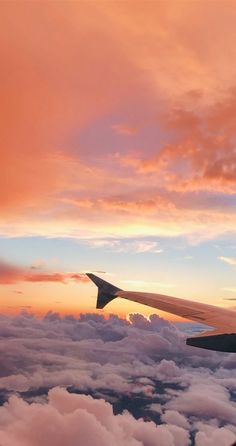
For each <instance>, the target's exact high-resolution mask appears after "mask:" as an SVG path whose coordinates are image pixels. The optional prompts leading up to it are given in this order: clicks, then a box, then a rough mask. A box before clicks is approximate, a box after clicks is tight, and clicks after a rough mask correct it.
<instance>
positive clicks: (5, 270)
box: [0, 260, 89, 294]
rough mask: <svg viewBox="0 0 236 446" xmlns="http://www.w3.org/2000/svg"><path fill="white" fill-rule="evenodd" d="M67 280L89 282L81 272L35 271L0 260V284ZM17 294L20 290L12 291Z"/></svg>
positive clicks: (63, 281) (64, 281) (61, 281)
mask: <svg viewBox="0 0 236 446" xmlns="http://www.w3.org/2000/svg"><path fill="white" fill-rule="evenodd" d="M68 281H76V282H89V279H88V277H87V276H86V275H85V274H83V273H72V272H65V273H63V272H54V271H41V272H36V271H35V270H34V269H32V268H29V269H27V268H23V267H20V266H16V265H13V264H10V263H8V262H5V261H3V260H1V261H0V284H1V285H11V284H15V283H19V282H57V283H67V282H68ZM14 292H15V293H17V294H21V293H22V292H21V291H18V290H16V291H14Z"/></svg>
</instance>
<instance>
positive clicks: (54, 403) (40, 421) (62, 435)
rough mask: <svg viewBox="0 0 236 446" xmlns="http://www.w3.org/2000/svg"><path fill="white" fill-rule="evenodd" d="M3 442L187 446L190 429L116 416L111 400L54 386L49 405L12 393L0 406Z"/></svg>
mask: <svg viewBox="0 0 236 446" xmlns="http://www.w3.org/2000/svg"><path fill="white" fill-rule="evenodd" d="M0 418H1V421H0V442H1V445H2V446H9V445H10V446H16V445H24V446H40V445H41V444H42V443H43V444H44V445H45V446H51V445H52V444H57V445H58V446H64V445H65V444H66V445H68V446H73V445H75V444H76V445H77V446H83V445H85V444H86V445H88V444H93V445H101V444H102V445H104V446H110V445H111V444H113V445H114V446H141V445H142V446H145V445H147V444H148V445H150V446H155V445H156V444H157V442H158V445H159V446H188V444H189V436H188V432H187V431H186V430H184V429H183V428H180V427H177V426H167V425H162V426H156V425H155V424H154V423H153V422H144V421H143V420H136V419H135V418H134V417H133V416H131V415H130V414H129V413H127V412H125V413H123V414H121V415H116V416H115V415H114V414H113V411H112V406H111V404H109V403H107V402H105V401H104V400H102V399H100V400H95V399H93V398H92V397H90V396H85V395H75V394H70V393H68V392H67V391H66V390H64V389H60V388H54V389H52V390H50V391H49V393H48V402H47V403H45V402H44V403H33V404H28V403H26V402H24V401H23V400H22V399H20V398H17V397H11V398H10V399H9V402H8V403H7V404H5V405H4V406H3V407H1V408H0Z"/></svg>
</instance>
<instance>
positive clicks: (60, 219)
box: [0, 2, 236, 239]
mask: <svg viewBox="0 0 236 446" xmlns="http://www.w3.org/2000/svg"><path fill="white" fill-rule="evenodd" d="M1 9H2V11H1V12H2V14H1V27H0V30H1V41H2V42H3V47H4V49H3V55H2V66H3V73H2V76H3V79H4V82H2V84H1V86H2V110H3V112H2V117H1V118H2V119H1V120H0V121H1V123H2V129H1V134H2V138H3V141H4V144H3V146H2V153H1V166H2V175H0V188H1V219H0V233H1V234H4V235H11V236H12V235H14V236H16V235H32V234H34V235H36V234H37V235H44V236H55V235H57V236H64V237H77V238H80V239H83V238H84V237H85V236H87V237H89V236H90V237H92V236H93V237H94V238H95V239H96V238H99V237H102V238H103V237H106V235H107V234H114V235H115V236H117V237H120V236H124V235H130V236H132V235H137V236H141V237H142V236H148V235H150V234H151V235H160V236H163V235H164V236H175V235H186V236H189V237H190V236H192V237H195V239H196V238H197V237H198V239H200V238H201V237H205V238H211V237H216V236H217V235H219V234H222V233H224V232H226V231H230V230H232V231H234V230H235V212H234V209H233V206H232V203H231V200H232V201H233V200H234V191H235V151H234V143H233V138H234V129H235V110H236V93H235V87H234V85H235V67H234V65H233V64H232V63H229V60H230V61H231V60H234V57H235V47H234V45H233V42H234V37H235V26H234V23H235V10H234V7H233V4H232V3H231V2H230V3H229V2H227V5H224V4H222V5H221V4H220V3H219V4H217V5H216V6H215V8H214V14H212V9H211V8H210V7H209V5H208V4H202V5H201V7H196V5H195V4H194V3H191V4H190V3H189V2H188V3H182V4H181V6H180V5H178V6H177V3H176V4H174V6H173V5H172V2H171V4H170V2H164V3H163V4H160V3H156V2H153V3H152V4H150V5H149V7H144V6H143V4H142V2H141V3H140V4H139V6H138V7H137V8H133V5H132V4H131V5H129V4H125V3H124V4H121V3H119V2H118V3H115V2H113V3H109V4H108V3H107V4H106V3H100V4H98V5H96V8H93V7H92V6H91V5H90V4H89V3H88V2H87V3H86V4H85V3H84V4H81V3H79V4H77V3H73V2H72V3H68V4H62V3H60V4H58V5H56V4H55V5H54V6H52V5H51V4H49V3H47V4H45V5H41V6H38V5H36V4H32V6H31V8H30V10H29V9H27V8H26V6H25V5H18V6H17V8H13V6H12V4H11V3H9V4H7V5H6V4H4V5H2V6H1ZM203 17H204V20H203ZM42 23H43V24H44V29H45V33H43V32H42ZM209 23H210V24H212V26H210V27H209ZM213 25H214V26H213ZM25 29H28V34H27V35H26V33H25ZM193 29H197V30H198V35H201V36H203V37H204V44H202V42H201V41H199V40H198V39H196V33H193ZM209 29H210V31H209ZM209 32H210V34H209ZM222 33H223V35H224V36H225V39H224V40H223V41H222V39H221V38H220V36H221V35H222ZM216 48H220V50H218V51H216ZM226 49H227V51H226ZM104 67H106V70H104V69H103V68H104ZM9 73H10V74H9ZM173 73H174V75H173ZM222 79H224V82H223V84H222ZM45 98H46V102H45ZM19 154H20V156H19ZM26 171H27V175H26V174H25V172H26ZM78 173H79V175H78ZM157 221H158V224H157ZM94 222H96V230H95V226H94Z"/></svg>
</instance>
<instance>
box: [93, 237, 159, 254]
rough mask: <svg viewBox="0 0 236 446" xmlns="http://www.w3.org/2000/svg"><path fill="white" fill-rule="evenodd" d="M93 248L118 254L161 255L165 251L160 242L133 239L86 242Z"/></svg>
mask: <svg viewBox="0 0 236 446" xmlns="http://www.w3.org/2000/svg"><path fill="white" fill-rule="evenodd" d="M85 242H86V243H88V244H89V245H90V246H91V247H93V248H105V249H109V250H112V251H116V252H131V253H132V252H133V253H136V254H141V253H145V252H153V253H157V254H160V253H162V252H163V249H161V248H160V245H159V243H158V242H155V241H151V240H145V239H144V238H143V239H140V240H135V239H134V240H132V239H125V238H123V239H115V238H111V237H110V238H106V239H105V238H104V239H102V238H101V239H92V240H91V239H88V240H87V241H85Z"/></svg>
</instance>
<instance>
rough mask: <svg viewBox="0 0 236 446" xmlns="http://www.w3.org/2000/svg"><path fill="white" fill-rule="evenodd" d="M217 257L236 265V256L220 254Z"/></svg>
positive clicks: (228, 263)
mask: <svg viewBox="0 0 236 446" xmlns="http://www.w3.org/2000/svg"><path fill="white" fill-rule="evenodd" d="M217 258H218V259H219V260H221V261H222V262H224V263H227V265H231V266H236V258H235V257H225V256H220V257H217Z"/></svg>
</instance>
